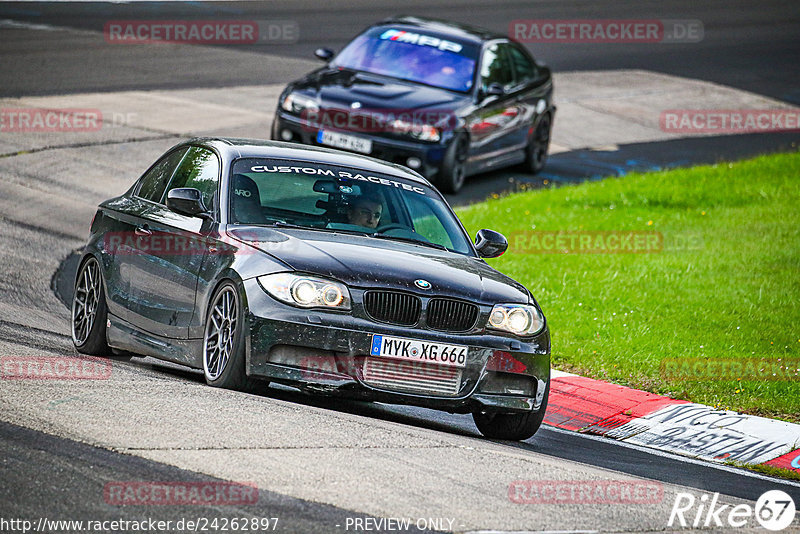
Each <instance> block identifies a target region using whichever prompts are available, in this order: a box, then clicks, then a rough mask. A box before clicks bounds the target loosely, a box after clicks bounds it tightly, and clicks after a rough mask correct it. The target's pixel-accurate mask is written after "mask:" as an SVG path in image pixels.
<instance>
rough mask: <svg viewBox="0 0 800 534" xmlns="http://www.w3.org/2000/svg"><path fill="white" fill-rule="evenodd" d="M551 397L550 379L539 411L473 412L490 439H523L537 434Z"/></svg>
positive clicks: (483, 431) (482, 430) (478, 425)
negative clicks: (511, 412)
mask: <svg viewBox="0 0 800 534" xmlns="http://www.w3.org/2000/svg"><path fill="white" fill-rule="evenodd" d="M549 397H550V381H549V380H548V381H547V387H546V388H545V390H544V399H542V406H541V408H539V411H538V412H528V413H513V414H510V413H495V414H492V413H485V414H484V413H480V412H475V413H473V414H472V419H473V420H474V421H475V426H477V427H478V430H480V432H481V434H483V435H484V436H486V437H487V438H490V439H505V440H510V441H522V440H526V439H528V438H529V437H531V436H533V435H534V434H536V431H537V430H539V427H540V426H542V421H544V414H545V411H546V410H547V399H548V398H549Z"/></svg>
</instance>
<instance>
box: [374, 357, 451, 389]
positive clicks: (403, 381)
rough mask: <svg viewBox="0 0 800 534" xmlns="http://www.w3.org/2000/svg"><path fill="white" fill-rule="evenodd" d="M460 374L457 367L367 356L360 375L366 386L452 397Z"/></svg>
mask: <svg viewBox="0 0 800 534" xmlns="http://www.w3.org/2000/svg"><path fill="white" fill-rule="evenodd" d="M461 371H462V370H461V369H459V368H458V367H448V366H444V365H432V364H429V363H423V362H416V361H407V360H395V359H391V358H374V357H367V358H365V359H364V375H363V376H364V382H365V383H366V384H369V385H371V386H375V387H379V388H383V389H389V390H392V391H399V392H409V393H432V394H435V395H449V396H453V395H457V394H458V391H459V390H460V389H461Z"/></svg>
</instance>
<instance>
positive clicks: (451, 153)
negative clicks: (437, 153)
mask: <svg viewBox="0 0 800 534" xmlns="http://www.w3.org/2000/svg"><path fill="white" fill-rule="evenodd" d="M468 153H469V139H467V138H466V136H464V135H460V136H458V137H456V138H455V139H454V140H453V142H452V143H450V146H449V147H448V149H447V152H445V155H444V162H443V163H442V166H441V167H440V168H439V175H438V176H437V177H436V186H437V187H438V188H439V190H440V191H442V192H443V193H458V191H459V190H460V189H461V187H462V186H463V185H464V182H465V181H466V179H467V154H468Z"/></svg>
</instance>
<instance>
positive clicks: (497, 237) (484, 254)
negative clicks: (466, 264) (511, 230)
mask: <svg viewBox="0 0 800 534" xmlns="http://www.w3.org/2000/svg"><path fill="white" fill-rule="evenodd" d="M475 248H476V249H477V250H478V254H480V256H481V258H496V257H498V256H501V255H502V254H503V252H505V251H506V250H507V249H508V240H506V238H505V236H504V235H503V234H501V233H500V232H495V231H494V230H478V234H477V235H476V236H475Z"/></svg>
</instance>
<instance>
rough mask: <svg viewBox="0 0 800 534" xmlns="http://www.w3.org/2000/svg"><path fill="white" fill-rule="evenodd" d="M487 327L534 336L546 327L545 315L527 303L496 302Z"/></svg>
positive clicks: (519, 334)
mask: <svg viewBox="0 0 800 534" xmlns="http://www.w3.org/2000/svg"><path fill="white" fill-rule="evenodd" d="M486 328H493V329H495V330H503V331H505V332H511V333H512V334H515V335H518V336H532V335H533V334H537V333H539V332H540V331H541V330H542V328H544V317H543V316H542V313H541V312H540V311H539V310H538V309H537V308H536V306H531V305H527V304H496V305H495V306H494V308H492V313H491V314H489V320H488V321H487V322H486Z"/></svg>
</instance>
